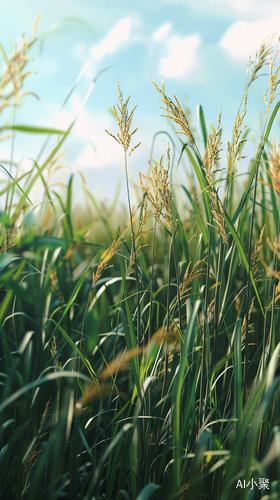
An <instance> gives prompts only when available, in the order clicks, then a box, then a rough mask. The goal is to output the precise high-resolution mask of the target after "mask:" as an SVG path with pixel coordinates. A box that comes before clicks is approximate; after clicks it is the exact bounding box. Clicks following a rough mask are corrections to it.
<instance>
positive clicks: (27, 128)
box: [0, 125, 65, 135]
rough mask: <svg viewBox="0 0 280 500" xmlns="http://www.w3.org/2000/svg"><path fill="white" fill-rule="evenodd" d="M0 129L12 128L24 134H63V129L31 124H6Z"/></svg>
mask: <svg viewBox="0 0 280 500" xmlns="http://www.w3.org/2000/svg"><path fill="white" fill-rule="evenodd" d="M2 130H14V131H15V132H22V133H24V134H53V135H61V134H65V130H59V129H56V128H49V127H36V126H33V125H7V126H5V127H0V132H1V131H2Z"/></svg>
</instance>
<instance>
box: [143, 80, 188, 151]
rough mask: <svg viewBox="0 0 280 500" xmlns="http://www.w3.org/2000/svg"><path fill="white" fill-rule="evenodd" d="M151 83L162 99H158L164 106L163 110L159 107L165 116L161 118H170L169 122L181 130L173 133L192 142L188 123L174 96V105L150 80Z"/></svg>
mask: <svg viewBox="0 0 280 500" xmlns="http://www.w3.org/2000/svg"><path fill="white" fill-rule="evenodd" d="M151 82H152V84H153V85H154V86H155V87H156V89H157V91H158V92H159V93H160V94H161V96H162V99H159V101H160V102H162V103H163V104H164V105H165V108H163V107H162V106H160V109H163V110H164V111H166V112H167V115H161V116H164V117H166V118H171V120H172V121H173V122H174V123H177V124H178V125H180V127H181V130H177V131H176V132H175V133H176V134H183V135H186V136H187V137H189V138H190V139H191V141H192V142H193V141H194V138H193V135H192V133H191V130H190V126H189V122H188V120H187V118H186V116H185V114H184V112H183V110H182V107H181V105H180V103H179V101H178V99H177V97H176V96H175V95H174V99H175V101H176V104H174V102H173V101H172V100H171V99H170V98H169V97H167V95H166V94H165V93H164V92H163V91H162V90H160V89H159V88H158V86H157V85H156V84H155V82H153V80H151Z"/></svg>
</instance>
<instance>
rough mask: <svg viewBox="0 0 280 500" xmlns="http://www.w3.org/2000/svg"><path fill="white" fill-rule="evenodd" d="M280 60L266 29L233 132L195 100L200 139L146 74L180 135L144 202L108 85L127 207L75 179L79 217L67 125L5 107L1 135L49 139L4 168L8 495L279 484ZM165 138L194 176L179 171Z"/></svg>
mask: <svg viewBox="0 0 280 500" xmlns="http://www.w3.org/2000/svg"><path fill="white" fill-rule="evenodd" d="M32 43H34V40H33V41H32V42H31V43H28V42H27V41H25V40H23V45H22V47H21V48H17V49H16V51H15V52H14V54H13V55H12V56H11V57H10V58H9V57H7V55H6V54H5V52H4V50H3V48H1V52H2V56H3V58H4V60H5V64H6V66H5V70H4V72H3V73H2V76H1V79H0V111H1V112H2V111H3V110H4V109H5V108H6V107H8V106H10V107H11V108H12V109H14V111H15V112H16V110H17V107H18V106H19V103H20V102H21V99H22V98H24V94H25V88H26V86H27V82H28V71H27V70H26V68H27V67H28V50H29V48H30V46H31V44H32ZM245 70H246V68H245ZM264 71H266V72H267V73H268V78H267V87H268V92H267V93H266V94H265V96H264V98H265V103H266V109H267V111H266V116H264V117H263V123H264V127H263V131H262V135H261V137H260V139H259V145H258V147H257V150H256V152H255V154H254V156H253V158H252V159H251V161H248V159H247V160H246V161H247V165H248V168H249V170H248V172H246V174H243V175H241V174H240V173H239V172H238V170H237V168H238V165H239V164H240V163H242V162H243V161H245V160H244V159H243V155H244V146H245V145H246V141H247V140H249V129H248V128H246V127H245V126H246V110H247V104H248V105H249V102H250V99H249V96H248V92H249V90H250V88H251V86H252V84H253V82H255V81H256V80H257V79H258V77H259V75H260V74H261V73H263V72H264ZM245 73H246V71H245ZM279 73H280V66H279V54H278V53H276V54H275V55H274V53H273V50H272V47H271V46H270V45H266V44H265V43H263V44H262V45H261V47H260V48H259V50H258V51H257V52H256V55H255V59H252V60H251V61H250V63H249V65H248V68H247V80H246V83H245V86H244V89H241V97H242V103H241V106H240V109H239V111H238V112H237V115H236V120H235V123H234V124H233V128H232V137H230V138H224V137H223V136H222V129H221V123H222V115H221V113H220V114H219V116H218V117H217V124H216V125H215V126H213V127H212V129H211V130H208V128H207V126H206V117H205V116H204V112H203V107H202V106H200V107H199V128H200V130H199V133H200V135H201V137H202V141H200V144H199V139H198V138H197V137H196V134H194V132H193V131H192V130H191V128H190V125H189V121H188V119H187V114H186V112H185V111H184V109H183V107H182V105H181V104H180V102H179V101H178V100H177V98H176V97H174V98H173V97H172V98H170V97H168V96H167V95H166V93H165V88H164V84H163V85H162V86H160V85H159V84H157V83H154V82H151V92H153V93H154V95H155V99H157V98H159V100H160V103H159V105H160V107H161V108H162V109H160V110H159V113H161V114H162V115H163V116H167V118H168V120H169V121H170V124H171V125H172V127H173V130H174V133H173V136H172V137H171V140H172V143H171V142H170V146H168V148H167V151H163V152H162V157H161V158H156V159H155V158H153V157H149V155H148V153H147V164H148V162H149V172H148V173H147V172H143V173H142V174H141V175H140V181H139V190H138V194H139V200H140V201H139V204H138V206H133V203H132V201H131V187H130V184H129V168H130V164H131V163H132V162H133V154H134V150H135V148H136V147H138V146H139V144H138V142H139V141H137V130H134V126H133V122H134V118H135V116H134V115H136V113H137V109H135V108H134V109H132V108H131V107H130V101H129V98H127V97H124V96H123V94H122V92H121V87H120V85H119V83H118V82H117V86H116V95H115V96H112V104H113V103H114V102H117V104H116V105H115V106H114V108H113V109H114V112H115V115H116V122H115V130H109V131H108V133H109V134H110V135H111V136H112V138H111V139H112V141H114V140H117V141H118V143H119V147H120V148H122V150H123V159H124V166H125V183H126V187H127V209H126V212H125V213H123V212H122V211H121V210H120V209H119V207H118V205H117V202H116V201H115V200H113V201H112V204H111V205H110V206H106V207H105V206H104V205H102V204H100V203H99V202H98V201H97V200H96V199H95V196H94V193H92V192H91V189H90V187H89V186H86V185H84V207H83V208H80V210H79V217H78V216H77V211H76V210H75V199H74V196H73V186H74V182H75V179H74V176H73V175H71V176H70V178H69V179H68V184H67V186H66V189H64V190H62V191H61V192H60V191H59V190H58V189H57V188H56V187H53V186H51V182H50V178H51V175H52V173H53V172H54V171H56V170H57V169H59V168H60V161H61V155H62V153H63V151H64V150H63V148H64V143H65V141H66V140H71V137H70V133H71V129H72V127H73V123H72V124H71V125H70V126H69V128H68V129H67V130H66V131H60V130H56V129H43V128H41V129H40V128H36V127H33V128H32V127H28V126H24V125H21V126H19V125H16V124H15V123H16V122H13V121H11V122H10V123H6V122H5V123H3V122H2V124H1V127H2V128H1V131H2V132H4V133H5V131H8V132H7V133H9V134H10V133H12V134H17V133H18V134H19V133H29V134H43V135H42V137H43V141H44V137H45V135H46V134H47V135H55V136H57V143H56V146H55V147H54V148H52V149H51V150H50V151H49V152H48V154H47V155H46V159H45V160H41V158H39V159H38V160H37V161H34V165H33V168H32V169H31V170H30V171H29V172H24V173H21V171H20V168H18V169H17V170H16V173H15V170H13V171H12V172H11V171H10V170H9V169H8V168H6V167H4V166H2V170H3V174H4V175H5V176H6V179H5V182H2V187H1V192H0V194H1V207H2V210H1V214H0V224H1V232H0V247H1V251H0V285H1V289H0V296H1V305H0V324H1V326H0V345H1V354H0V364H1V367H0V376H1V393H0V394H1V399H0V498H1V499H3V500H12V499H15V500H20V499H23V500H35V499H36V500H43V499H49V500H53V499H55V498H57V499H62V498H67V499H69V500H77V499H83V500H100V499H102V498H105V499H106V500H113V499H114V500H132V499H133V500H145V499H154V500H158V499H160V500H168V499H174V500H175V499H178V500H179V499H185V498H186V499H187V498H191V499H209V500H226V499H227V500H233V499H236V498H238V499H239V500H245V499H252V500H253V499H254V500H257V499H260V498H262V499H263V500H276V499H278V498H279V491H280V427H279V424H280V420H279V418H280V417H279V416H280V400H279V397H280V392H279V367H278V365H279V353H280V332H279V330H278V328H279V326H277V325H279V324H278V321H279V320H280V318H279V307H278V304H279V298H280V285H279V279H280V270H279V260H280V250H279V245H280V236H279V194H280V149H279V146H278V143H277V140H276V139H275V140H273V138H272V137H271V135H272V134H271V129H272V127H273V125H274V124H275V123H276V120H277V118H278V111H279V107H280V101H279V98H278V97H277V86H278V84H279ZM23 87H24V89H23ZM242 95H243V96H242ZM247 101H248V102H247ZM104 133H105V132H104ZM2 138H4V136H2ZM151 141H152V138H151ZM173 143H174V144H175V143H176V148H177V149H178V150H179V153H180V154H179V160H178V163H179V164H181V163H182V162H186V164H188V165H189V166H190V167H191V169H192V182H190V181H189V179H187V177H185V178H182V179H181V183H180V184H178V183H176V185H172V175H173V173H174V170H175V169H176V168H177V166H178V165H177V164H175V163H174V161H173V157H172V154H171V153H172V147H173ZM222 143H223V144H222ZM139 147H141V145H140V146H139ZM44 148H45V151H47V148H48V144H47V143H46V144H45V145H44ZM221 148H226V150H227V153H226V158H225V160H222V161H221V159H220V150H221ZM38 181H40V182H41V183H42V186H43V187H44V196H43V198H42V200H41V203H39V204H38V205H37V206H34V205H32V196H31V193H32V188H33V187H34V185H35V183H36V182H38ZM179 200H180V203H179ZM182 200H183V207H182ZM179 205H180V209H179V208H178V206H179ZM116 214H117V215H116ZM116 217H117V222H116Z"/></svg>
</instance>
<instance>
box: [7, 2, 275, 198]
mask: <svg viewBox="0 0 280 500" xmlns="http://www.w3.org/2000/svg"><path fill="white" fill-rule="evenodd" d="M4 10H5V13H4V14H5V15H3V16H2V18H1V21H0V23H1V30H0V42H1V43H2V45H3V47H4V50H5V52H6V54H7V55H8V56H9V55H10V54H11V52H12V50H13V47H14V43H15V42H17V43H18V44H20V43H21V42H20V41H21V36H22V34H23V33H24V34H25V37H26V39H27V40H30V39H31V37H32V29H33V25H34V22H35V19H36V17H37V14H38V10H40V21H39V24H38V29H37V41H36V43H35V44H34V45H33V47H32V49H31V51H30V55H32V57H33V58H34V60H33V61H30V62H29V65H28V69H30V70H34V74H32V75H30V76H29V77H28V78H27V79H26V82H25V90H28V91H32V92H34V93H36V94H37V96H38V97H39V99H36V98H34V97H33V96H26V98H24V99H23V101H22V106H21V109H20V110H19V111H18V114H17V116H16V123H18V124H29V125H37V126H45V127H47V126H55V127H57V128H62V129H64V130H65V129H67V127H69V125H70V123H71V121H72V120H73V119H74V118H75V117H76V116H78V115H79V116H78V118H77V121H76V123H75V125H74V127H73V129H72V132H71V136H70V137H69V138H68V139H67V142H66V143H65V147H64V150H65V151H66V160H65V161H66V164H67V166H68V167H69V169H68V170H67V171H66V170H65V172H68V174H67V175H69V172H76V171H78V170H79V171H81V172H82V173H83V175H84V176H85V178H86V180H87V184H88V188H89V189H90V190H91V192H92V193H93V194H94V195H95V196H96V197H97V198H101V199H104V200H111V199H112V197H113V195H114V193H115V191H116V186H117V184H118V182H119V181H121V182H122V188H121V191H120V193H121V197H124V196H125V194H124V186H125V183H124V168H123V152H122V149H121V146H119V144H117V142H116V141H114V139H112V138H111V137H110V136H109V135H107V134H106V132H105V129H107V130H108V131H110V132H112V133H113V134H116V132H117V123H116V121H115V119H114V117H113V116H112V114H111V112H110V110H109V108H110V107H112V106H113V104H115V103H116V102H117V100H118V92H117V86H116V80H117V79H118V81H119V84H120V88H121V90H122V92H123V96H124V98H125V99H126V98H127V97H128V96H130V95H131V98H130V107H131V108H130V109H132V107H134V106H136V105H137V108H136V110H135V114H134V122H133V125H132V126H134V128H138V130H137V132H136V133H135V135H134V136H133V138H134V142H132V146H133V145H134V144H137V143H138V142H141V146H140V147H139V148H138V149H137V150H135V152H133V154H132V155H131V157H130V158H129V171H130V180H131V182H132V183H133V182H136V183H138V172H139V171H140V170H141V171H142V172H144V173H147V172H148V160H149V158H150V154H151V147H152V143H153V138H154V137H155V134H156V133H157V132H159V131H169V132H170V131H171V129H170V126H169V125H168V123H167V119H165V118H162V117H161V114H162V113H163V112H162V110H160V108H159V106H160V105H161V104H160V103H159V102H158V98H159V97H160V96H159V95H158V93H157V91H156V89H155V88H154V86H153V85H152V83H151V79H152V80H153V81H154V82H156V83H157V85H158V86H159V87H160V86H161V83H162V79H164V84H165V91H166V94H167V95H169V96H170V97H173V96H174V95H176V96H177V98H178V99H179V100H180V102H181V103H182V104H183V106H186V107H188V108H189V109H190V112H191V118H190V124H191V126H192V127H193V128H194V129H197V119H196V107H197V105H198V104H200V105H202V106H203V110H204V114H205V117H206V124H207V128H208V132H210V131H211V125H212V124H216V122H217V116H218V113H219V111H220V109H221V106H222V110H223V111H222V128H223V141H224V144H225V146H224V149H226V144H227V141H228V140H230V139H231V134H232V126H233V124H234V121H235V117H236V112H237V109H238V108H239V105H240V102H241V100H242V95H243V91H244V83H245V81H246V67H247V61H248V57H249V56H250V55H254V54H255V51H256V49H257V48H258V47H259V45H260V43H261V42H262V40H263V39H264V38H266V37H268V39H270V38H271V36H272V35H273V34H274V33H276V34H277V36H275V37H274V41H273V43H275V48H277V44H276V42H277V43H278V39H277V37H278V33H277V30H278V25H279V19H280V3H279V1H277V0H266V2H265V3H264V2H263V0H197V1H196V2H194V1H193V0H153V2H147V1H144V0H141V1H140V0H134V1H133V2H129V1H126V0H121V1H117V2H116V1H113V0H107V1H106V2H104V3H102V2H100V1H96V0H91V1H90V0H79V1H78V0H67V1H66V0H60V1H59V2H57V1H54V0H48V2H46V1H45V2H42V1H40V2H38V1H35V0H26V1H25V2H24V7H23V4H22V2H20V1H19V0H10V2H7V3H6V4H5V7H4ZM0 65H1V71H2V72H3V71H4V67H5V62H4V60H3V59H1V61H0ZM265 72H266V73H268V69H266V70H265ZM81 73H82V75H81ZM79 75H80V77H79ZM97 75H99V76H98V78H97V79H96V76H97ZM77 79H78V83H77V85H76V87H75V89H74V91H73V92H72V94H71V96H70V98H69V100H68V102H67V105H66V106H65V107H64V108H63V109H62V110H61V106H62V104H63V102H64V100H65V98H66V97H67V95H68V94H69V92H70V91H71V89H72V88H73V86H74V84H75V82H77ZM94 80H96V81H95V84H94V85H92V82H93V81H94ZM267 85H268V77H267V76H266V77H264V76H263V77H261V78H260V79H259V80H258V81H257V82H256V85H255V86H254V89H255V90H254V91H252V92H251V93H250V94H249V98H248V112H247V115H246V120H245V123H247V124H248V127H251V128H254V136H255V140H257V137H256V136H257V135H258V133H260V131H261V122H260V118H259V116H260V114H261V113H262V114H263V112H264V110H265V104H264V101H263V94H264V90H265V89H266V88H267ZM89 92H90V93H89ZM85 100H86V102H85ZM83 103H84V105H83ZM6 119H7V118H6ZM167 141H168V139H167V136H166V135H165V134H158V135H157V136H156V140H155V147H154V149H153V156H154V157H155V158H156V159H158V158H159V157H160V156H161V155H165V154H166V148H167ZM175 141H176V151H175V155H176V154H177V155H178V151H179V143H178V140H177V139H176V137H175ZM43 142H44V138H43V137H42V136H38V137H34V136H27V135H24V136H23V134H20V133H17V134H16V138H15V144H14V153H13V159H14V161H15V162H20V164H21V169H22V171H24V169H25V170H27V169H29V168H31V167H32V165H33V161H34V159H35V158H36V157H37V154H38V152H39V151H40V149H41V147H42V144H43ZM54 144H55V139H54V138H52V139H51V140H50V141H49V143H48V145H47V148H46V150H45V152H44V153H43V155H42V157H41V161H43V158H44V155H46V154H47V151H49V150H50V148H51V147H52V146H53V145H54ZM10 155H11V142H9V141H4V142H1V153H0V161H2V162H4V161H7V160H8V159H9V158H10ZM3 164H4V163H3ZM62 172H63V171H61V175H63V174H62ZM64 175H66V174H64ZM61 179H62V178H61ZM75 179H76V182H77V185H78V183H79V179H80V177H79V175H78V174H76V176H75ZM36 189H37V191H38V192H37V197H38V198H39V197H40V189H39V186H37V188H36ZM76 189H77V190H76V196H77V198H79V197H80V196H81V191H79V189H78V187H77V188H76ZM33 196H34V200H36V193H33ZM36 201H37V200H36Z"/></svg>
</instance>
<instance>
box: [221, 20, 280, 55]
mask: <svg viewBox="0 0 280 500" xmlns="http://www.w3.org/2000/svg"><path fill="white" fill-rule="evenodd" d="M277 29H279V26H277V19H276V20H274V19H273V20H270V21H264V20H263V21H254V22H246V21H238V22H236V23H234V24H232V26H231V27H230V28H229V29H228V31H227V32H226V33H225V35H224V36H223V38H222V39H221V41H220V45H221V46H222V47H223V48H224V49H225V50H226V51H227V52H228V54H229V55H230V56H231V57H233V58H235V59H240V60H247V59H248V57H249V56H250V55H254V53H255V51H256V50H257V49H258V48H259V46H260V44H261V42H262V41H263V40H264V39H265V38H266V37H267V39H268V41H269V39H270V37H271V36H272V35H273V33H275V32H277Z"/></svg>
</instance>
